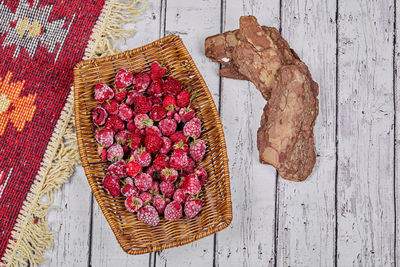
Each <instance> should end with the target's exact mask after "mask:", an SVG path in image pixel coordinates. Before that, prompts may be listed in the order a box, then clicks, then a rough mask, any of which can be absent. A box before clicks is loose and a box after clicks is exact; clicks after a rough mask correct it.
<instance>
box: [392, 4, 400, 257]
mask: <svg viewBox="0 0 400 267" xmlns="http://www.w3.org/2000/svg"><path fill="white" fill-rule="evenodd" d="M395 7H396V10H395V14H396V17H395V23H396V24H395V37H396V39H395V47H394V51H393V60H394V61H393V66H394V68H395V69H394V73H393V78H394V83H393V86H395V87H394V89H395V90H394V93H395V96H394V101H393V104H394V107H395V118H396V120H395V125H396V128H395V133H396V135H395V159H394V166H395V181H394V183H393V187H394V190H395V192H394V193H395V195H394V204H395V206H396V210H395V212H396V213H395V215H396V232H395V236H396V239H395V240H394V241H395V244H394V245H395V256H396V257H395V261H396V262H397V263H400V217H399V216H400V75H399V70H400V27H399V22H400V4H397V5H395Z"/></svg>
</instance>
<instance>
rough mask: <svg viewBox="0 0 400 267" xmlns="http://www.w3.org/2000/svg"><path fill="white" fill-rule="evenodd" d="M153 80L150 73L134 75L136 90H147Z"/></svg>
mask: <svg viewBox="0 0 400 267" xmlns="http://www.w3.org/2000/svg"><path fill="white" fill-rule="evenodd" d="M150 82H151V79H150V75H149V74H147V73H138V74H136V75H135V76H134V77H133V84H134V87H135V90H136V91H138V92H144V91H146V89H147V87H149V85H150Z"/></svg>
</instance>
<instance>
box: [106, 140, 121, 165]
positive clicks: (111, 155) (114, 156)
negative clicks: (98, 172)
mask: <svg viewBox="0 0 400 267" xmlns="http://www.w3.org/2000/svg"><path fill="white" fill-rule="evenodd" d="M123 157H124V149H123V148H122V146H121V145H120V144H118V143H114V144H113V145H112V146H110V148H109V149H108V150H107V160H108V161H113V162H115V161H119V160H120V159H122V158H123Z"/></svg>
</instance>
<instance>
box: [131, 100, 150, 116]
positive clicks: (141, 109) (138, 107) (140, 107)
mask: <svg viewBox="0 0 400 267" xmlns="http://www.w3.org/2000/svg"><path fill="white" fill-rule="evenodd" d="M133 104H134V106H135V112H136V114H145V113H147V112H149V111H150V110H151V107H152V103H151V101H150V100H149V99H148V98H147V97H145V96H138V97H135V99H133Z"/></svg>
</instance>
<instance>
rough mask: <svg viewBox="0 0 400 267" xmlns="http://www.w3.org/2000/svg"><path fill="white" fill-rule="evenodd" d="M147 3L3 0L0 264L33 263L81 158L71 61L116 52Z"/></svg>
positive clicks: (37, 260)
mask: <svg viewBox="0 0 400 267" xmlns="http://www.w3.org/2000/svg"><path fill="white" fill-rule="evenodd" d="M143 7H144V3H142V2H140V0H134V1H131V2H130V3H126V4H123V3H120V2H119V1H118V0H109V1H106V0H0V266H3V265H12V266H15V265H36V264H38V263H40V262H41V261H42V260H43V253H44V251H45V250H46V249H48V248H49V247H50V246H51V244H52V235H53V234H52V233H50V232H49V229H48V226H47V219H46V215H47V210H48V208H49V206H50V205H51V202H52V194H53V192H54V190H57V189H59V187H60V186H61V185H62V183H63V182H65V181H66V180H67V179H68V178H69V176H70V175H71V174H72V171H73V166H74V164H76V163H78V161H79V159H78V157H79V156H78V152H77V147H76V137H75V135H74V133H73V120H72V116H73V110H72V106H73V98H72V92H71V87H70V86H71V84H72V80H73V67H74V66H75V64H76V63H77V62H78V61H80V60H81V59H82V57H85V58H89V57H94V56H103V55H109V54H110V53H113V52H115V50H114V49H113V47H112V44H111V42H110V40H111V39H116V38H121V37H126V35H128V34H129V32H128V31H125V30H123V29H122V28H121V25H123V24H125V23H130V22H134V19H135V17H136V16H137V15H139V14H140V12H141V9H142V8H143Z"/></svg>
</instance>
